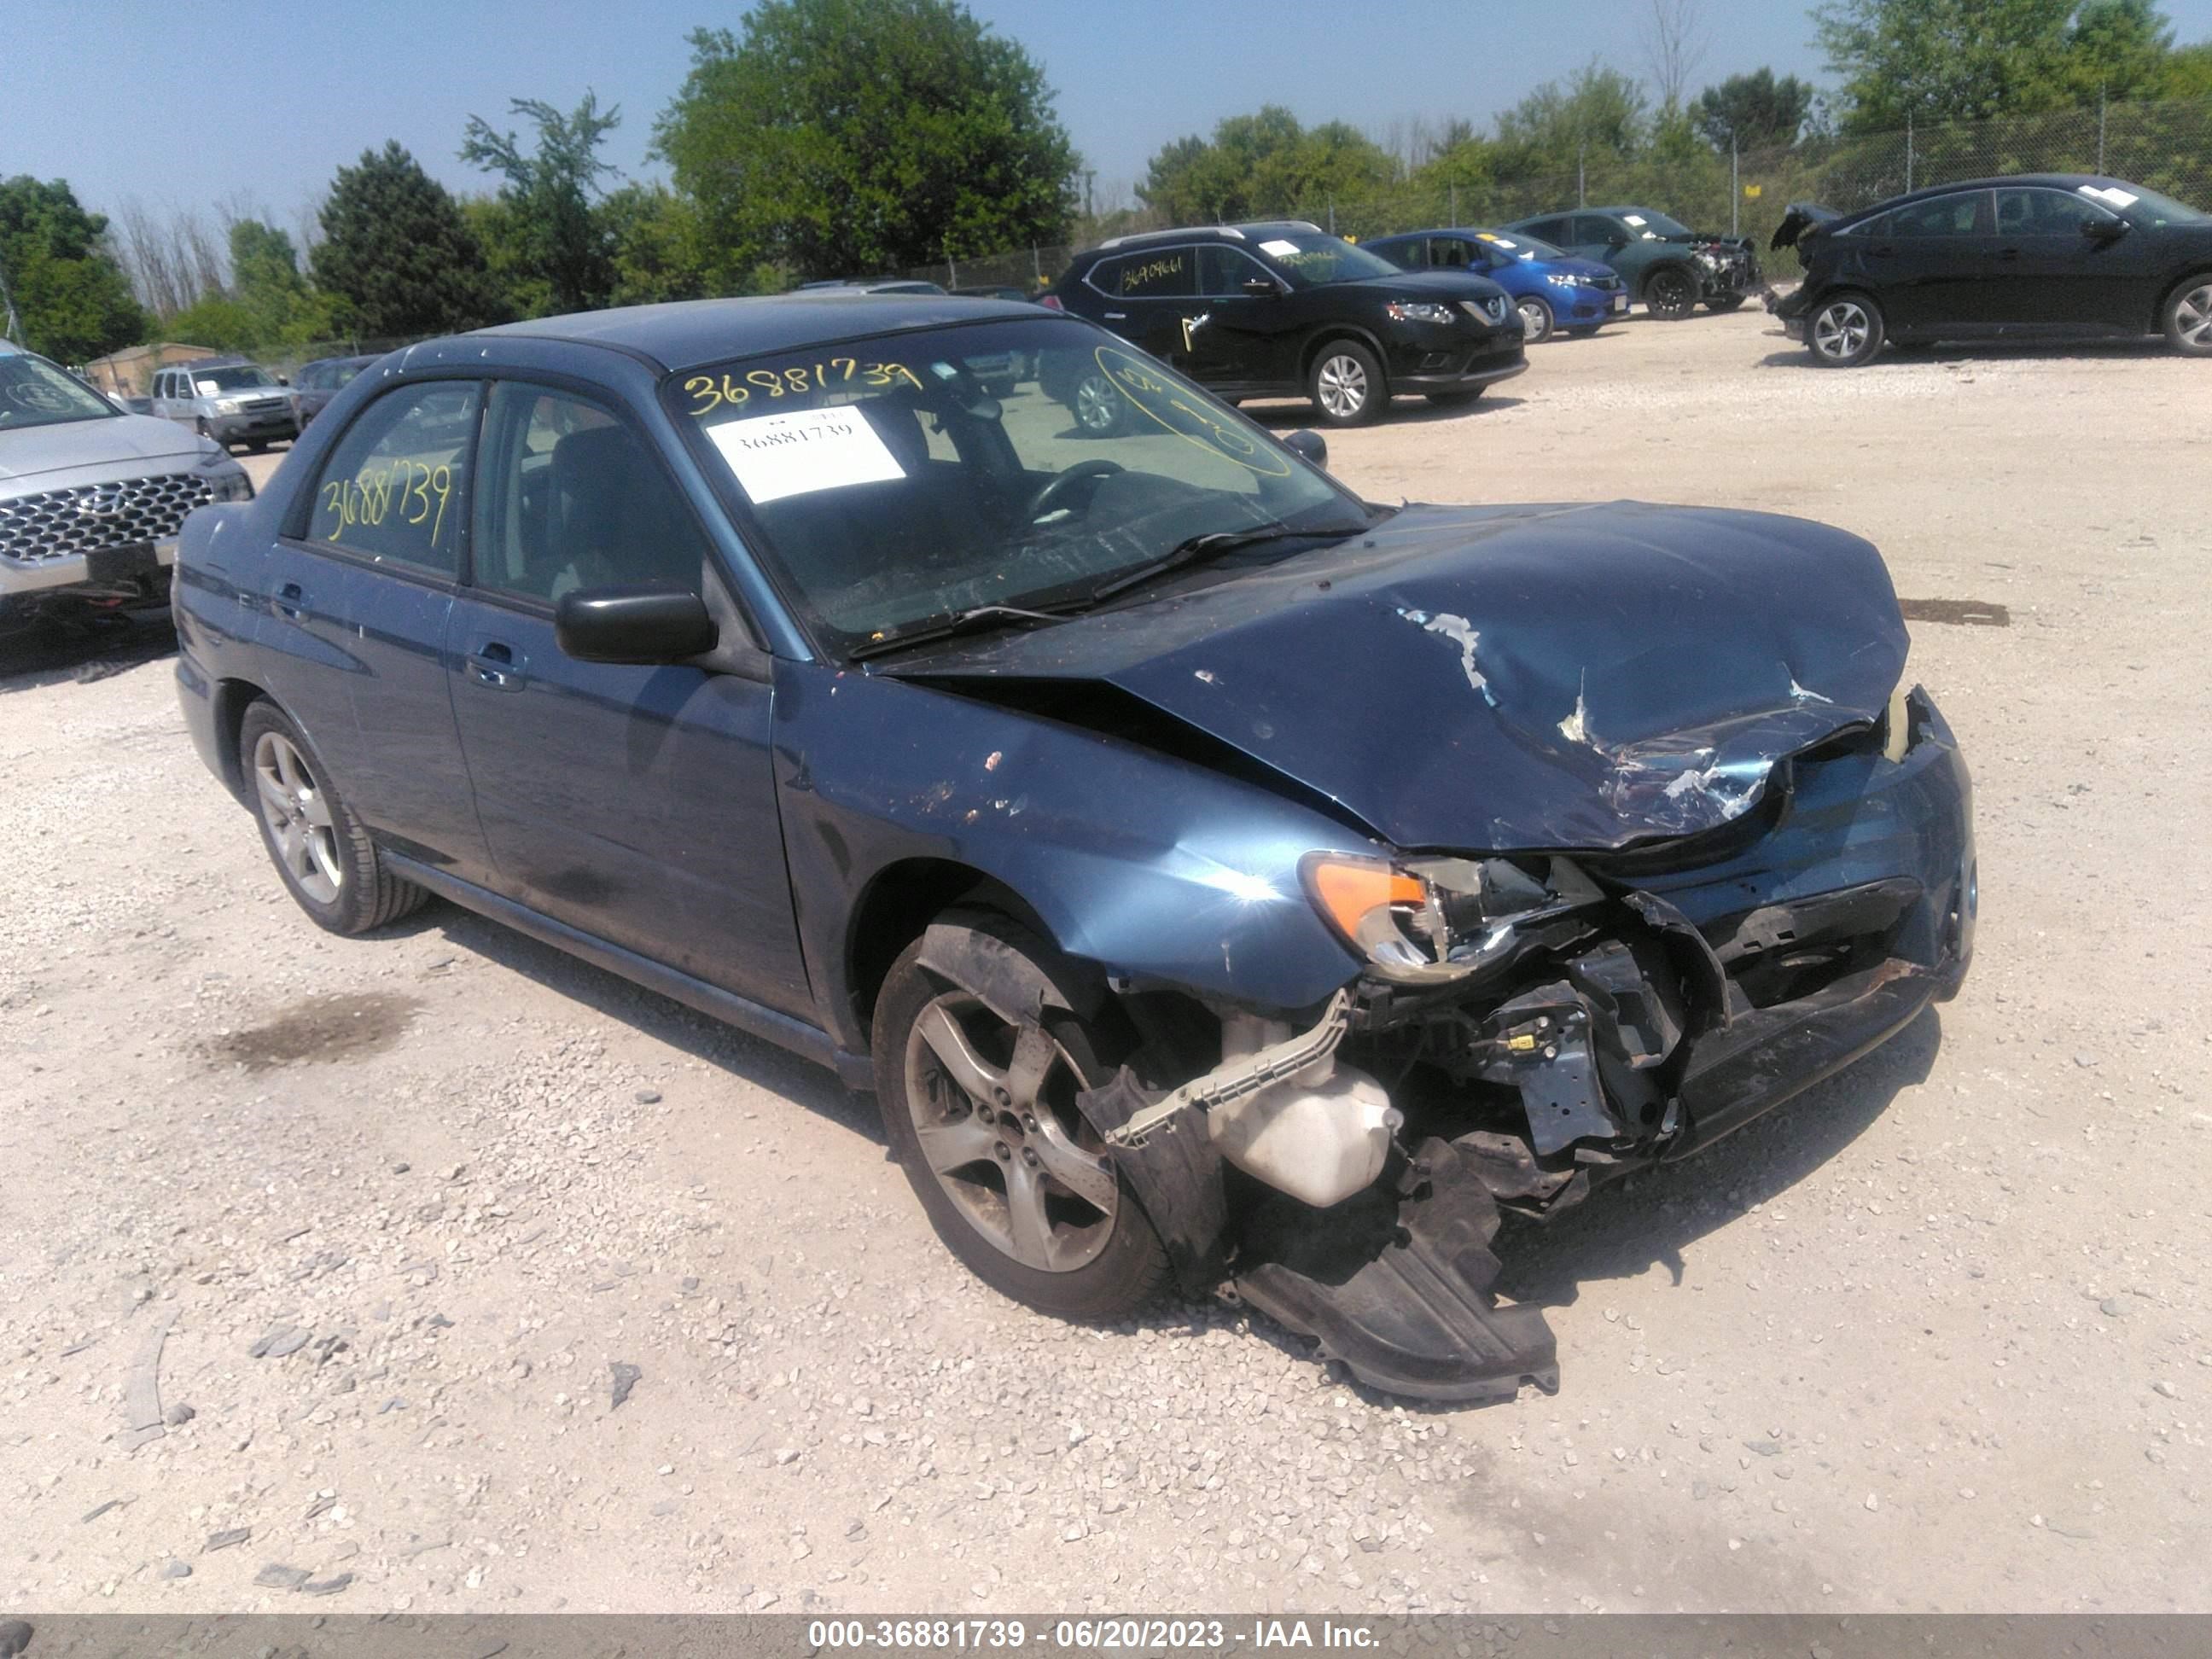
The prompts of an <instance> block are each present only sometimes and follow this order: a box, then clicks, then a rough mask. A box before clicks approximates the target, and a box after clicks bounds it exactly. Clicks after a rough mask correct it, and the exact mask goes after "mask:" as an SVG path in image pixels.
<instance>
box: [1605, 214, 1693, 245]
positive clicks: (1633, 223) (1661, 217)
mask: <svg viewBox="0 0 2212 1659" xmlns="http://www.w3.org/2000/svg"><path fill="white" fill-rule="evenodd" d="M1620 222H1621V223H1623V224H1624V225H1626V226H1627V227H1628V228H1630V229H1631V230H1632V231H1634V232H1635V233H1636V234H1638V236H1640V237H1642V238H1643V239H1644V240H1645V241H1647V242H1670V241H1674V240H1676V239H1677V238H1680V237H1694V236H1695V235H1696V234H1697V232H1695V231H1693V230H1692V229H1691V228H1689V226H1687V225H1686V224H1683V223H1681V222H1680V221H1678V220H1674V219H1669V218H1668V216H1666V215H1665V214H1663V213H1654V212H1652V211H1651V210H1650V209H1649V208H1631V209H1629V210H1627V211H1626V212H1625V213H1623V214H1622V215H1621V216H1620Z"/></svg>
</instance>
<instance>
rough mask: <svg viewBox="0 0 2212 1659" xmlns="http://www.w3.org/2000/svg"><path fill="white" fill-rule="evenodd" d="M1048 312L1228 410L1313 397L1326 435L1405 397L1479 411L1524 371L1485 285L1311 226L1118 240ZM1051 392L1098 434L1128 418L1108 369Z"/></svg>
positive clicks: (1051, 301) (1071, 273) (1512, 321)
mask: <svg viewBox="0 0 2212 1659" xmlns="http://www.w3.org/2000/svg"><path fill="white" fill-rule="evenodd" d="M1044 303H1045V304H1047V305H1048V306H1051V307H1054V308H1055V309H1058V310H1064V311H1072V312H1074V313H1077V314H1078V315H1079V316H1083V317H1087V318H1089V319H1091V321H1093V322H1096V323H1103V324H1104V325H1106V326H1107V327H1108V328H1110V329H1112V330H1113V331H1115V333H1116V334H1119V335H1121V337H1123V338H1124V339H1127V340H1129V341H1131V342H1133V343H1135V344H1137V345H1139V346H1142V347H1143V348H1144V349H1146V350H1147V351H1149V352H1151V353H1152V356H1155V357H1158V358H1159V359H1160V360H1161V361H1163V362H1168V363H1172V364H1173V365H1174V366H1175V367H1176V368H1179V369H1181V370H1182V372H1183V373H1184V374H1188V375H1189V376H1190V377H1191V378H1192V379H1194V380H1198V381H1200V382H1201V383H1202V384H1204V385H1205V386H1206V389H1207V390H1208V391H1211V392H1214V393H1216V394H1217V395H1218V396H1219V397H1221V398H1224V399H1225V400H1226V401H1228V402H1230V403H1232V404H1233V403H1239V402H1242V401H1243V399H1245V398H1279V397H1303V398H1312V399H1313V402H1314V407H1315V409H1316V411H1317V412H1318V413H1319V415H1320V416H1321V419H1322V421H1323V422H1325V423H1327V424H1328V425H1330V426H1353V425H1357V424H1358V422H1362V421H1366V420H1371V419H1372V418H1373V417H1374V416H1376V415H1379V414H1380V413H1382V411H1383V410H1385V409H1387V408H1388V407H1389V403H1390V397H1391V394H1392V393H1393V392H1425V393H1426V394H1427V396H1428V398H1429V399H1430V401H1431V402H1433V403H1439V404H1453V403H1465V402H1469V401H1472V400H1473V399H1474V398H1479V397H1480V396H1481V395H1482V394H1483V392H1484V391H1485V390H1486V389H1487V388H1488V387H1490V386H1493V385H1495V384H1496V383H1497V382H1498V381H1499V380H1510V378H1511V377H1512V376H1514V375H1516V374H1520V373H1521V372H1522V370H1523V369H1525V368H1528V356H1527V354H1526V353H1525V352H1524V350H1523V349H1522V332H1521V317H1520V313H1518V312H1517V311H1516V310H1515V308H1514V305H1513V301H1511V300H1510V298H1508V297H1507V295H1506V293H1505V290H1504V289H1502V288H1500V287H1498V284H1497V283H1493V282H1492V281H1491V280H1490V279H1489V278H1488V277H1486V276H1469V275H1468V274H1466V273H1465V272H1462V271H1445V270H1422V271H1406V270H1399V269H1398V268H1397V267H1396V266H1395V265H1394V264H1391V263H1390V262H1389V260H1387V259H1382V258H1376V256H1375V255H1374V254H1372V253H1370V252H1367V251H1366V250H1365V249H1364V248H1358V247H1354V246H1352V244H1351V243H1349V242H1347V241H1345V240H1342V239H1340V238H1339V237H1335V236H1331V235H1330V234H1328V232H1326V231H1324V230H1322V228H1320V227H1319V226H1317V225H1310V224H1306V223H1304V222H1295V221H1293V222H1268V223H1262V224H1249V225H1210V226H1206V227H1204V228H1197V229H1189V230H1156V231H1148V232H1146V233H1145V234H1142V235H1137V236H1117V237H1115V239H1114V240H1111V241H1109V242H1102V243H1101V244H1100V245H1099V246H1097V247H1095V248H1090V249H1087V250H1085V252H1081V253H1079V254H1077V255H1076V256H1075V261H1074V263H1073V264H1071V265H1069V266H1068V268H1067V270H1066V272H1065V273H1064V274H1063V275H1062V276H1061V277H1060V281H1059V282H1057V283H1054V285H1053V288H1052V290H1051V292H1050V293H1048V295H1045V298H1044ZM1044 390H1045V391H1046V392H1048V394H1049V395H1051V396H1053V397H1054V398H1059V399H1060V401H1061V402H1062V403H1064V404H1066V405H1067V406H1068V408H1069V409H1070V410H1073V412H1074V415H1075V418H1076V421H1077V423H1078V424H1079V425H1080V426H1081V427H1082V428H1084V429H1085V431H1087V432H1091V433H1094V434H1107V433H1112V432H1115V431H1117V430H1119V429H1120V428H1121V423H1122V422H1124V421H1126V420H1127V419H1130V418H1131V417H1132V416H1131V410H1130V409H1129V404H1128V400H1127V398H1124V397H1122V396H1121V393H1120V392H1117V391H1116V390H1115V385H1114V382H1113V380H1112V378H1111V377H1110V376H1109V374H1107V373H1106V372H1105V369H1104V368H1103V366H1102V367H1101V368H1099V369H1098V371H1097V373H1096V374H1083V375H1081V376H1079V378H1077V379H1076V380H1073V381H1072V382H1069V383H1066V384H1059V383H1054V384H1048V385H1046V386H1045V388H1044Z"/></svg>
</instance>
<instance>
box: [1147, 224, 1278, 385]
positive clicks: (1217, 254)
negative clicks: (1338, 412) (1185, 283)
mask: <svg viewBox="0 0 2212 1659" xmlns="http://www.w3.org/2000/svg"><path fill="white" fill-rule="evenodd" d="M1198 256H1199V283H1198V286H1199V287H1200V289H1202V290H1204V291H1203V292H1202V293H1201V294H1200V295H1198V296H1197V297H1196V299H1195V300H1194V301H1193V302H1192V304H1191V307H1190V308H1189V309H1188V312H1186V313H1184V317H1183V321H1182V346H1183V353H1182V360H1181V362H1180V363H1179V366H1180V367H1182V368H1185V369H1186V370H1187V371H1188V373H1189V374H1190V375H1191V377H1192V378H1193V379H1194V380H1198V381H1200V382H1201V383H1202V384H1204V385H1206V386H1212V387H1217V388H1218V389H1220V390H1222V391H1224V392H1236V391H1241V390H1245V389H1256V388H1263V387H1271V386H1287V385H1290V384H1292V383H1293V382H1295V381H1296V380H1297V366H1296V363H1295V362H1294V359H1295V358H1296V356H1297V317H1296V315H1295V310H1296V308H1295V307H1293V306H1291V304H1290V303H1289V296H1288V295H1285V293H1283V292H1282V290H1281V288H1280V286H1279V284H1276V279H1275V278H1274V276H1273V274H1272V273H1270V272H1269V271H1268V270H1267V267H1266V266H1264V265H1262V264H1260V262H1259V261H1258V260H1256V259H1255V258H1251V257H1250V256H1249V254H1247V253H1245V252H1243V250H1242V249H1239V248H1233V247H1221V246H1206V247H1201V248H1200V249H1199V250H1198ZM1248 280H1252V281H1263V282H1266V283H1269V284H1271V285H1274V286H1275V291H1274V292H1273V293H1272V294H1264V295H1262V294H1250V293H1247V292H1245V290H1244V287H1243V284H1244V283H1245V282H1247V281H1248ZM1171 361H1173V360H1171Z"/></svg>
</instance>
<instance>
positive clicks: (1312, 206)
mask: <svg viewBox="0 0 2212 1659" xmlns="http://www.w3.org/2000/svg"><path fill="white" fill-rule="evenodd" d="M1396 173H1397V163H1396V162H1395V161H1394V160H1392V158H1391V157H1390V155H1389V153H1388V152H1386V151H1385V150H1384V149H1383V148H1382V146H1381V145H1379V144H1377V143H1375V142H1374V141H1373V140H1372V139H1370V138H1368V137H1365V136H1364V134H1362V133H1360V132H1359V131H1357V130H1355V129H1354V128H1352V127H1350V126H1347V125H1345V124H1344V123H1343V122H1341V121H1330V122H1327V123H1325V124H1323V125H1321V126H1317V127H1311V128H1308V127H1304V126H1301V125H1299V124H1298V118H1297V116H1295V115H1293V114H1291V112H1290V111H1289V110H1287V109H1285V108H1284V107H1283V106H1281V105H1279V104H1269V105H1267V106H1264V107H1262V108H1261V109H1260V110H1258V111H1256V112H1254V113H1252V114H1250V115H1232V116H1230V117H1228V118H1225V120H1223V121H1221V122H1220V123H1218V125H1216V126H1215V127H1214V129H1213V137H1212V138H1211V139H1206V138H1200V137H1196V136H1193V137H1188V138H1179V139H1177V140H1176V141H1175V142H1174V143H1170V144H1166V145H1164V146H1163V147H1162V148H1161V149H1159V150H1158V152H1157V153H1156V154H1154V155H1153V156H1152V161H1151V163H1150V164H1149V165H1148V166H1147V167H1146V172H1145V177H1144V179H1143V181H1142V182H1141V183H1140V184H1139V185H1138V186H1137V196H1138V197H1139V200H1141V201H1142V202H1143V203H1144V204H1145V205H1146V206H1147V207H1149V208H1151V209H1152V210H1154V211H1155V212H1158V213H1160V214H1164V216H1166V217H1168V218H1169V219H1170V220H1172V221H1175V222H1178V223H1183V224H1189V223H1207V222H1228V221H1231V220H1237V219H1261V218H1267V217H1269V216H1277V215H1282V214H1290V213H1317V212H1320V211H1321V210H1322V208H1323V207H1324V206H1325V204H1328V203H1329V202H1331V201H1333V200H1338V199H1342V200H1346V201H1357V200H1360V199H1363V198H1364V197H1368V196H1371V195H1373V194H1375V193H1376V192H1377V191H1381V190H1383V189H1384V188H1385V187H1387V186H1388V185H1389V184H1390V183H1391V182H1392V180H1393V179H1394V178H1395V175H1396Z"/></svg>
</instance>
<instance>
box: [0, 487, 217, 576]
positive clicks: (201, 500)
mask: <svg viewBox="0 0 2212 1659" xmlns="http://www.w3.org/2000/svg"><path fill="white" fill-rule="evenodd" d="M214 499H215V489H214V487H213V486H212V485H211V484H210V483H209V482H208V480H207V479H206V478H205V477H204V476H202V475H201V474H199V473H197V472H164V473H157V474H155V475H154V476H153V477H144V478H131V479H126V480H124V481H122V482H119V483H94V484H79V485H77V486H76V487H75V488H74V489H42V490H36V491H33V492H32V493H31V494H28V495H9V496H0V559H8V560H10V561H12V562H15V563H17V564H42V563H45V562H47V561H48V560H52V559H66V558H71V557H75V556H78V555H81V554H85V553H99V552H103V551H105V550H107V549H109V548H116V547H133V546H136V545H137V544H140V543H142V542H154V541H160V540H162V539H163V538H167V537H170V536H173V535H175V534H176V533H177V529H178V526H180V525H182V524H183V523H184V521H185V514H186V513H190V512H191V510H192V509H193V508H194V507H203V506H205V505H206V504H207V503H208V502H210V501H213V500H214Z"/></svg>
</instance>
